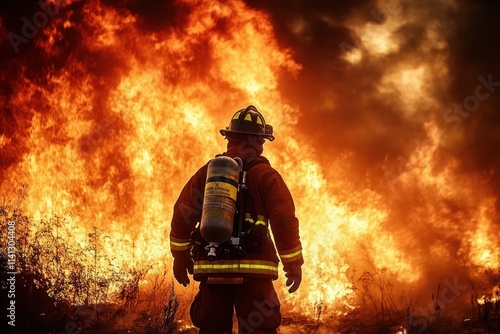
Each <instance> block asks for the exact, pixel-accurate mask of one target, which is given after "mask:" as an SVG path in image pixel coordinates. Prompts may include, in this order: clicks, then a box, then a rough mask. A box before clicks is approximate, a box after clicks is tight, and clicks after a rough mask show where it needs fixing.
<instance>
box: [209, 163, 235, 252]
mask: <svg viewBox="0 0 500 334" xmlns="http://www.w3.org/2000/svg"><path fill="white" fill-rule="evenodd" d="M237 160H238V162H237ZM239 162H241V159H239V158H236V159H233V158H230V157H227V156H218V157H216V158H214V159H212V161H210V163H209V164H208V169H207V180H206V183H205V195H204V197H203V209H202V213H201V222H200V232H201V235H202V237H203V238H204V239H205V240H206V241H207V242H208V243H209V244H210V246H209V249H208V250H209V253H208V258H209V259H211V260H213V259H214V258H215V256H216V253H215V251H216V249H217V247H218V246H219V245H220V244H221V243H223V242H226V241H228V240H229V239H230V238H231V235H232V233H233V223H234V216H235V212H236V196H237V194H238V182H239V176H240V170H241V168H240V164H239Z"/></svg>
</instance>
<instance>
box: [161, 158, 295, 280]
mask: <svg viewBox="0 0 500 334" xmlns="http://www.w3.org/2000/svg"><path fill="white" fill-rule="evenodd" d="M225 154H226V155H227V156H230V157H233V158H234V157H236V156H239V157H241V158H242V159H243V161H244V165H245V164H249V163H250V161H252V163H251V164H252V165H253V166H252V167H251V168H250V169H249V170H248V171H247V178H246V184H247V187H248V193H249V195H250V196H251V199H252V202H253V207H254V208H253V212H252V213H251V214H250V212H247V213H246V220H247V222H246V223H247V224H248V223H249V224H261V225H265V226H269V227H270V229H271V231H272V235H273V237H274V241H275V242H276V245H274V243H273V241H272V239H271V238H265V239H264V247H262V251H260V252H253V251H247V252H246V253H245V254H244V255H241V254H235V253H234V252H229V253H227V254H226V253H224V252H219V254H218V255H217V258H216V260H215V261H209V260H208V258H207V252H206V251H205V250H204V246H205V245H206V242H205V241H204V240H203V239H202V238H201V236H200V235H199V233H196V229H195V227H196V225H197V223H198V222H199V221H200V220H201V212H202V206H203V196H204V189H205V182H206V174H207V167H208V163H207V164H205V165H204V166H202V167H201V168H200V169H199V170H198V171H197V172H196V173H195V174H194V175H193V176H192V177H191V178H190V180H189V181H188V182H187V183H186V185H185V186H184V188H183V190H182V192H181V194H180V196H179V198H178V200H177V202H176V203H175V205H174V214H173V217H172V223H171V231H170V246H171V252H172V255H173V256H174V258H185V257H189V256H192V257H193V260H194V276H193V278H194V279H195V280H198V281H200V280H203V279H205V278H207V277H226V278H227V277H242V278H247V277H248V278H251V277H253V278H271V279H276V278H278V263H279V259H278V256H277V255H276V249H277V251H278V253H279V256H280V258H281V261H282V262H283V264H284V265H285V266H286V265H299V266H300V265H302V264H303V258H302V246H301V243H300V238H299V222H298V219H297V217H296V216H295V206H294V203H293V199H292V196H291V194H290V191H289V189H288V187H287V186H286V184H285V182H284V180H283V178H282V177H281V175H280V174H279V173H278V172H277V171H276V170H275V169H274V168H273V167H271V165H270V164H269V161H268V160H267V159H266V158H265V157H263V156H261V155H258V156H257V157H244V156H243V157H242V156H241V155H236V153H234V152H231V150H228V152H226V153H225ZM254 159H258V160H259V161H258V162H259V163H256V161H255V160H254ZM245 169H246V168H245ZM200 239H201V242H200ZM275 246H276V247H275ZM190 251H191V254H190Z"/></svg>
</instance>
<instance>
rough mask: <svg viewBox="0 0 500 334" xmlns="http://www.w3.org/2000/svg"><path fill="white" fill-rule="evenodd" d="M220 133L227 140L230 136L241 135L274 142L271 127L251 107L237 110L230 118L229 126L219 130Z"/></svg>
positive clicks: (255, 109)
mask: <svg viewBox="0 0 500 334" xmlns="http://www.w3.org/2000/svg"><path fill="white" fill-rule="evenodd" d="M220 133H221V135H223V136H225V137H227V138H231V134H236V135H237V134H243V135H254V136H255V135H256V136H259V137H262V138H264V139H267V140H269V141H273V140H274V136H273V127H272V126H271V125H269V124H266V121H265V120H264V116H262V114H261V113H260V112H259V111H258V110H257V108H255V107H254V106H252V105H249V106H248V107H246V108H245V109H240V110H238V111H237V112H236V113H235V114H234V115H233V117H232V118H231V121H230V122H229V126H228V127H226V129H221V130H220Z"/></svg>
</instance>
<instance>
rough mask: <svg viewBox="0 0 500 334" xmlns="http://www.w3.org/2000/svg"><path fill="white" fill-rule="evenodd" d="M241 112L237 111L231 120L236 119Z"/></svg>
mask: <svg viewBox="0 0 500 334" xmlns="http://www.w3.org/2000/svg"><path fill="white" fill-rule="evenodd" d="M240 114H241V112H240V111H238V112H237V113H236V114H234V116H233V119H238V118H239V117H240Z"/></svg>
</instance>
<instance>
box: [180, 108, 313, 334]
mask: <svg viewBox="0 0 500 334" xmlns="http://www.w3.org/2000/svg"><path fill="white" fill-rule="evenodd" d="M220 133H221V134H222V135H223V136H224V137H225V138H226V139H227V140H228V143H227V151H226V152H225V153H223V154H224V156H227V157H231V158H237V157H238V158H241V160H242V162H243V166H242V169H243V170H244V171H246V189H247V194H246V196H245V198H246V199H245V200H244V202H245V203H244V205H243V206H242V208H244V209H240V210H236V213H235V219H234V222H235V223H234V225H235V226H236V225H237V224H238V223H237V222H238V218H239V217H241V215H244V219H242V220H244V222H243V226H242V227H241V228H240V229H241V230H242V231H244V232H245V233H244V234H243V235H241V238H239V237H240V235H236V237H238V238H236V239H232V240H237V241H238V242H240V243H239V244H238V243H237V245H231V243H230V242H227V243H225V244H221V245H219V246H218V247H217V251H216V253H215V255H214V254H212V255H213V257H212V258H210V257H209V252H208V251H207V249H208V247H209V246H208V244H209V241H208V240H204V238H203V236H201V234H200V228H199V225H200V221H201V219H202V209H203V198H204V191H205V185H206V180H207V169H208V163H207V164H205V165H204V166H202V167H201V168H200V169H199V170H198V171H197V172H196V173H195V174H194V175H193V176H192V177H191V178H190V179H189V181H188V182H187V184H186V185H185V186H184V188H183V190H182V192H181V194H180V196H179V198H178V200H177V201H176V203H175V205H174V213H173V217H172V222H171V231H170V245H171V252H172V255H173V257H174V265H173V270H174V277H175V279H176V280H177V281H178V282H179V283H180V284H182V285H184V286H187V285H188V284H189V282H190V280H189V277H188V273H189V274H193V279H194V280H196V281H199V282H200V285H199V291H198V293H197V295H196V296H195V298H194V301H193V302H192V304H191V309H190V316H191V320H192V322H193V324H194V325H195V326H196V327H198V328H199V329H200V331H199V333H202V334H211V333H213V334H222V333H232V326H233V313H234V310H236V316H237V319H238V333H254V334H258V333H277V328H278V327H279V325H280V322H281V312H280V302H279V300H278V297H277V294H276V291H275V289H274V286H273V280H276V279H277V278H278V263H279V259H278V256H277V254H276V249H277V252H278V254H279V257H280V259H281V262H282V263H283V270H284V271H285V276H286V278H287V280H286V285H287V286H288V287H289V289H288V292H289V293H293V292H295V291H296V290H297V289H298V287H299V285H300V282H301V280H302V270H301V266H302V264H303V263H304V261H303V258H302V246H301V242H300V238H299V222H298V219H297V217H296V216H295V208H294V203H293V199H292V196H291V194H290V191H289V190H288V187H287V186H286V184H285V182H284V181H283V179H282V177H281V175H280V174H279V173H278V172H277V171H276V170H275V169H274V168H273V167H271V165H270V163H269V161H268V160H267V159H266V158H265V157H264V156H262V152H263V144H264V140H265V139H267V140H269V141H273V140H274V136H273V129H272V127H271V126H270V125H268V124H267V125H266V122H265V120H264V117H263V116H262V114H261V113H260V112H259V111H258V110H257V109H256V108H255V107H254V106H251V105H250V106H248V107H246V108H244V109H241V110H238V111H237V112H236V113H235V114H234V115H233V117H232V118H231V121H230V123H229V126H228V127H227V128H226V129H221V130H220ZM238 208H240V206H238ZM242 210H244V211H245V212H241V211H242ZM240 221H241V220H240ZM236 229H237V228H235V230H236ZM269 229H272V235H273V237H274V241H275V243H276V245H275V244H274V242H273V241H272V239H271V238H270V233H269V232H270V231H269ZM233 235H234V234H233ZM233 244H234V242H233Z"/></svg>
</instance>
